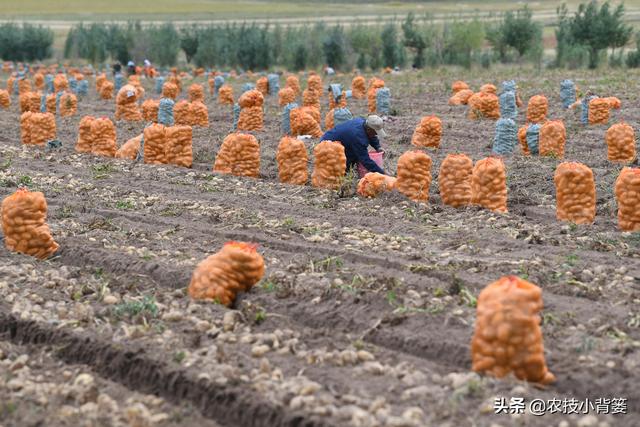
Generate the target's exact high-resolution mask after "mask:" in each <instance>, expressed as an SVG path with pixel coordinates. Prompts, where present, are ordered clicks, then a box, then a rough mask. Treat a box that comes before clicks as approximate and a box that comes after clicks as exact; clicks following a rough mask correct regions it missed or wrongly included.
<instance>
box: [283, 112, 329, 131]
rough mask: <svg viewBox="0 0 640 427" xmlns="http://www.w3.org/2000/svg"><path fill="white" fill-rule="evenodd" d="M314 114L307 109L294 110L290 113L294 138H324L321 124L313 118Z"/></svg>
mask: <svg viewBox="0 0 640 427" xmlns="http://www.w3.org/2000/svg"><path fill="white" fill-rule="evenodd" d="M312 114H313V112H312V111H310V110H306V109H305V108H294V109H293V110H291V112H290V113H289V118H290V123H291V134H292V135H293V136H299V135H311V136H313V137H314V138H320V137H321V136H322V129H320V124H319V123H318V122H317V121H316V119H315V118H314V117H313V115H312Z"/></svg>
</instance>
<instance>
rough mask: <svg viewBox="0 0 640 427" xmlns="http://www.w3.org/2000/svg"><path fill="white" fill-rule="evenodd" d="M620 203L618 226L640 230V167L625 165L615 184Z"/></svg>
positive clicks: (629, 229)
mask: <svg viewBox="0 0 640 427" xmlns="http://www.w3.org/2000/svg"><path fill="white" fill-rule="evenodd" d="M614 193H615V196H616V202H617V203H618V227H619V228H620V230H622V231H640V168H629V167H624V168H622V171H620V175H618V178H617V179H616V183H615V186H614Z"/></svg>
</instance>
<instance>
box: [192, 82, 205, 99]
mask: <svg viewBox="0 0 640 427" xmlns="http://www.w3.org/2000/svg"><path fill="white" fill-rule="evenodd" d="M189 101H191V102H194V101H200V102H204V88H203V87H202V85H199V84H198V83H194V84H192V85H191V86H189Z"/></svg>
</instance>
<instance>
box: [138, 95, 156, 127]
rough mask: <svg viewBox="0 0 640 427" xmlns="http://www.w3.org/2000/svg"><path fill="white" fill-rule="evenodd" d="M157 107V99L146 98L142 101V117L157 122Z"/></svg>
mask: <svg viewBox="0 0 640 427" xmlns="http://www.w3.org/2000/svg"><path fill="white" fill-rule="evenodd" d="M158 108H160V101H158V100H157V99H147V100H146V101H144V102H143V103H142V117H143V118H144V119H145V120H146V121H148V122H154V123H157V122H158Z"/></svg>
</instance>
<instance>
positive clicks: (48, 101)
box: [45, 93, 58, 115]
mask: <svg viewBox="0 0 640 427" xmlns="http://www.w3.org/2000/svg"><path fill="white" fill-rule="evenodd" d="M57 103H58V102H57V100H56V95H55V94H54V93H52V94H51V95H47V97H46V98H45V105H46V107H47V113H51V114H54V115H55V114H56V109H57V105H56V104H57Z"/></svg>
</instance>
